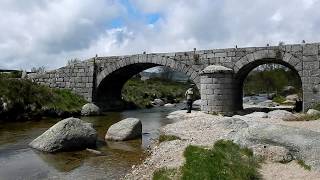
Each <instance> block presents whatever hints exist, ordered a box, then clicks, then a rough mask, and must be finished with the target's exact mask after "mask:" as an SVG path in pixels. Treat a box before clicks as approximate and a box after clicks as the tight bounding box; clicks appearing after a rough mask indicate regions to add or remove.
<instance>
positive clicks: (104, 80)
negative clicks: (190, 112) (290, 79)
mask: <svg viewBox="0 0 320 180" xmlns="http://www.w3.org/2000/svg"><path fill="white" fill-rule="evenodd" d="M319 47H320V43H312V44H294V45H282V46H267V47H246V48H228V49H213V50H198V51H197V50H194V51H188V52H174V53H154V54H153V53H152V54H145V53H144V54H137V55H129V56H113V57H94V58H91V59H88V60H86V61H83V62H80V63H76V64H72V65H69V66H66V67H62V68H60V69H57V70H54V71H51V72H46V73H43V74H30V75H29V78H30V79H32V80H33V81H35V82H37V83H40V84H45V85H47V86H50V87H52V88H66V89H71V90H73V91H74V92H76V93H78V94H80V95H82V96H84V97H85V98H86V99H87V100H88V101H91V102H95V103H96V104H98V105H100V106H101V107H102V108H103V109H104V110H111V109H114V108H117V107H120V106H121V102H122V100H121V98H122V97H121V89H122V87H123V85H124V84H125V82H126V81H127V80H128V79H130V78H131V77H132V76H133V75H135V74H137V73H139V72H141V71H143V70H146V69H148V68H152V67H155V66H168V67H170V68H172V69H173V70H176V71H180V72H183V73H185V74H186V75H187V76H188V77H189V78H190V80H192V81H193V82H194V83H195V84H196V85H197V87H198V88H199V90H200V93H201V99H202V107H201V108H202V111H205V112H208V113H213V112H220V113H223V112H233V111H237V110H240V109H242V96H243V82H244V80H245V78H246V76H247V75H248V73H249V72H250V71H251V70H253V69H254V68H256V67H257V66H259V65H262V64H268V63H276V64H281V65H284V66H286V67H288V68H290V69H291V70H293V71H294V72H295V73H296V74H297V75H298V76H299V77H300V79H301V86H302V89H303V108H304V110H307V109H308V108H310V107H311V106H312V105H313V104H314V103H316V102H319V100H320V93H319V90H320V85H319V83H320V77H319V73H320V70H319V53H320V51H319Z"/></svg>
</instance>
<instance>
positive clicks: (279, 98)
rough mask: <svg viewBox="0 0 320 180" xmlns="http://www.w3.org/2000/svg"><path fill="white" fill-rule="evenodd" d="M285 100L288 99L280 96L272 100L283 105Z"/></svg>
mask: <svg viewBox="0 0 320 180" xmlns="http://www.w3.org/2000/svg"><path fill="white" fill-rule="evenodd" d="M285 100H286V98H285V97H283V96H280V95H277V96H276V97H274V98H273V99H272V101H273V102H276V103H279V104H282V103H283V102H284V101H285Z"/></svg>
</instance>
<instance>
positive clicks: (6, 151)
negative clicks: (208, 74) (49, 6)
mask: <svg viewBox="0 0 320 180" xmlns="http://www.w3.org/2000/svg"><path fill="white" fill-rule="evenodd" d="M177 109H181V105H180V106H178V107H176V108H165V107H159V108H152V109H144V110H132V111H123V112H110V113H106V114H105V115H104V116H99V117H83V118H82V120H85V121H87V122H90V123H93V125H94V127H95V129H96V130H97V132H98V138H99V140H98V143H97V150H99V151H101V152H103V154H104V155H96V154H93V153H90V152H88V151H85V150H83V151H76V152H63V153H54V154H51V153H43V152H39V151H37V150H34V149H32V148H30V147H28V143H29V142H31V141H32V140H33V139H34V138H36V137H37V136H39V135H40V134H42V133H43V132H44V131H46V130H47V129H48V128H49V127H51V126H52V125H54V124H55V123H56V122H58V121H59V120H61V119H44V120H40V121H28V122H14V123H1V124H0V179H1V180H11V179H12V180H13V179H14V180H16V179H30V180H31V179H77V180H78V179H119V178H121V177H123V176H124V175H125V174H126V173H128V172H129V171H130V170H131V167H132V166H133V165H137V164H139V163H141V162H142V161H143V160H144V159H145V157H146V149H147V147H148V146H149V145H150V143H151V142H152V141H153V140H156V139H157V138H158V137H159V128H160V127H162V126H164V125H166V124H170V123H173V121H172V120H170V119H167V118H166V116H167V115H168V113H170V112H172V111H174V110H177ZM128 117H135V118H139V119H140V120H141V121H142V127H143V136H142V139H138V140H132V141H126V142H105V141H104V136H105V133H106V132H107V129H108V127H109V126H111V125H112V124H114V123H116V122H118V121H120V120H121V119H124V118H128Z"/></svg>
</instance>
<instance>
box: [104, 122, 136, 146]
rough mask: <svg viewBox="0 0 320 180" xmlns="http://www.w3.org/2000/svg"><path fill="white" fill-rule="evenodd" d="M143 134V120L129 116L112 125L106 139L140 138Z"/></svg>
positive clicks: (124, 139)
mask: <svg viewBox="0 0 320 180" xmlns="http://www.w3.org/2000/svg"><path fill="white" fill-rule="evenodd" d="M141 134H142V124H141V121H140V120H139V119H136V118H127V119H124V120H121V121H120V122H117V123H115V124H113V125H112V126H110V128H109V129H108V131H107V134H106V136H105V139H106V140H111V141H126V140H131V139H135V138H139V137H141Z"/></svg>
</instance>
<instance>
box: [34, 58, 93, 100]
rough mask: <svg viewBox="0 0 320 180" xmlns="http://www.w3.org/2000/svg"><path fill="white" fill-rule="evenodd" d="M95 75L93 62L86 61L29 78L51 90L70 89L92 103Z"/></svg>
mask: <svg viewBox="0 0 320 180" xmlns="http://www.w3.org/2000/svg"><path fill="white" fill-rule="evenodd" d="M93 74H94V65H93V61H86V62H81V63H76V64H72V65H69V66H66V67H62V68H60V69H57V70H54V71H50V72H46V73H42V74H29V75H28V78H29V79H32V80H33V81H34V82H37V83H39V84H43V85H46V86H49V87H51V88H62V89H70V90H72V91H74V92H75V93H77V94H79V95H82V96H83V97H84V98H85V99H86V100H87V101H91V100H92V93H93V87H94V76H93Z"/></svg>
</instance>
